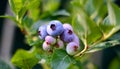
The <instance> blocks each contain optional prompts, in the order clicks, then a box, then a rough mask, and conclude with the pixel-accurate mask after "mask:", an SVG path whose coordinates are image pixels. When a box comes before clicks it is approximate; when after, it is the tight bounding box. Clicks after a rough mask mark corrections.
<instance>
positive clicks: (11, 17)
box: [0, 15, 17, 23]
mask: <svg viewBox="0 0 120 69" xmlns="http://www.w3.org/2000/svg"><path fill="white" fill-rule="evenodd" d="M0 18H8V19H10V20H12V21H14V22H15V23H17V20H16V18H15V17H13V16H10V15H5V16H4V15H3V16H0Z"/></svg>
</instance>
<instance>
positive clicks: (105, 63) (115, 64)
mask: <svg viewBox="0 0 120 69" xmlns="http://www.w3.org/2000/svg"><path fill="white" fill-rule="evenodd" d="M69 1H70V0H61V1H60V6H59V8H58V9H59V10H63V9H67V10H68V11H70V7H69V8H68V6H69V5H68V2H69ZM114 2H115V3H116V4H117V5H118V6H120V0H115V1H114ZM48 6H49V5H48ZM8 8H9V7H8V0H0V15H4V14H6V13H8V10H9V9H8ZM44 9H45V10H49V9H48V8H47V9H46V8H44ZM53 10H54V9H53ZM51 12H52V11H51ZM62 12H63V13H66V16H69V14H68V13H67V12H65V11H62ZM36 13H37V12H36ZM41 13H42V12H41ZM45 13H46V15H42V16H41V17H40V18H41V19H44V18H46V17H48V18H47V19H51V20H52V19H61V20H62V22H66V20H67V19H66V17H62V14H59V15H58V13H59V12H57V15H58V16H56V14H53V16H51V15H50V13H48V12H45ZM10 14H11V13H10ZM33 19H35V20H37V19H36V18H33ZM6 22H8V23H9V22H10V21H9V20H7V19H3V18H0V69H9V65H10V66H12V65H11V63H10V62H9V61H10V58H11V57H12V56H13V54H14V53H15V52H16V50H17V49H19V48H22V49H26V50H29V49H30V48H31V47H30V46H28V45H27V44H26V43H25V40H24V39H25V36H24V34H23V33H21V30H20V29H19V28H18V27H16V26H15V25H14V24H11V23H12V22H10V24H6ZM11 27H14V28H11ZM10 30H12V31H11V32H12V33H13V34H11V35H9V33H10V32H9V31H10ZM119 32H120V31H119ZM119 32H118V33H119ZM6 33H7V34H8V35H5V34H6ZM6 37H7V39H6ZM9 37H12V38H9ZM118 39H120V38H118ZM7 43H8V44H7ZM4 45H5V46H4ZM8 46H9V47H8ZM88 61H89V62H90V63H86V69H120V45H118V46H115V47H111V48H107V49H105V50H102V51H99V52H95V53H92V54H91V56H90V59H89V60H88ZM6 63H7V64H9V65H7V64H6ZM3 67H5V68H3ZM12 68H14V66H12ZM33 69H42V67H41V66H40V65H36V66H34V68H33Z"/></svg>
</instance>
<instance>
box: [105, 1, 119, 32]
mask: <svg viewBox="0 0 120 69" xmlns="http://www.w3.org/2000/svg"><path fill="white" fill-rule="evenodd" d="M107 6H108V15H109V20H110V23H111V24H112V25H114V26H116V29H117V30H119V29H120V19H119V18H120V8H119V7H118V6H117V5H115V4H114V3H112V2H110V0H108V5H107Z"/></svg>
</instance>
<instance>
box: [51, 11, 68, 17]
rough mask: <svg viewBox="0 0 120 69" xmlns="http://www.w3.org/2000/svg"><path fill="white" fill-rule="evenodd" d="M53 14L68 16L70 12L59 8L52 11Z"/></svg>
mask: <svg viewBox="0 0 120 69" xmlns="http://www.w3.org/2000/svg"><path fill="white" fill-rule="evenodd" d="M52 15H53V16H59V15H62V16H70V13H69V12H67V11H66V10H59V11H57V12H54V13H53V14H52Z"/></svg>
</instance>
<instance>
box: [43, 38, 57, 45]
mask: <svg viewBox="0 0 120 69" xmlns="http://www.w3.org/2000/svg"><path fill="white" fill-rule="evenodd" d="M45 42H46V43H47V44H48V45H53V44H55V43H56V39H55V38H54V37H52V36H46V37H45Z"/></svg>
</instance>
